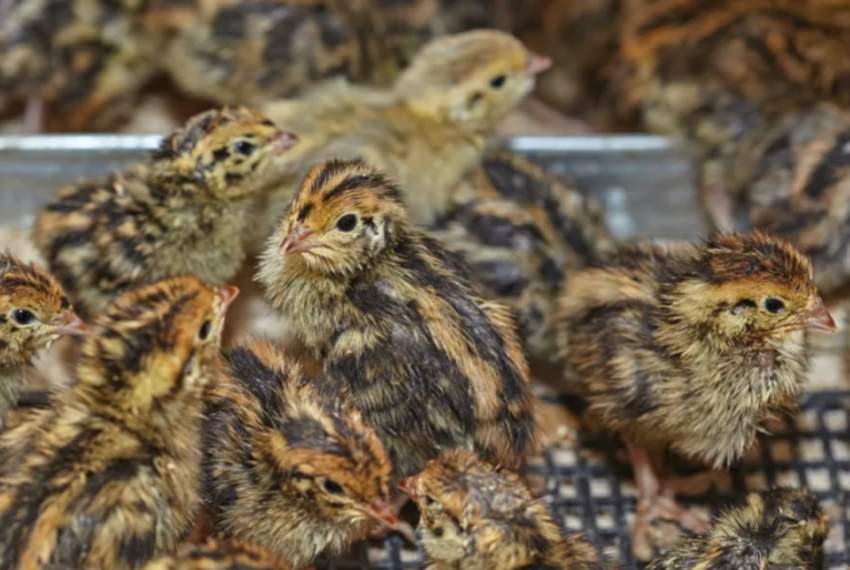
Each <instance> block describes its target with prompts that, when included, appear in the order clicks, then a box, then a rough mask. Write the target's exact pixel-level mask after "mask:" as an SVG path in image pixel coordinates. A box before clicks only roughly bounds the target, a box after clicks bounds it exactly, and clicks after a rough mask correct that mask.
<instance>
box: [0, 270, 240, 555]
mask: <svg viewBox="0 0 850 570" xmlns="http://www.w3.org/2000/svg"><path fill="white" fill-rule="evenodd" d="M237 292H238V290H237V289H235V288H233V287H221V288H219V289H212V288H210V287H208V286H206V285H204V284H202V283H201V282H200V281H198V280H197V279H195V278H193V277H182V278H174V279H170V280H166V281H161V282H158V283H154V284H152V285H148V286H145V287H142V288H140V289H137V290H133V291H130V292H128V293H126V294H124V295H122V296H120V297H119V298H118V299H116V300H115V302H114V303H113V304H111V305H110V306H109V307H108V308H107V309H106V310H105V311H104V312H103V313H102V314H101V315H100V316H98V318H97V320H96V321H95V326H94V329H93V331H92V333H91V334H90V335H89V336H88V337H87V338H86V340H85V342H84V344H83V347H82V349H81V356H80V360H79V362H78V364H77V367H76V374H77V383H76V384H75V385H73V386H72V387H71V388H70V389H69V390H68V391H66V392H62V393H59V394H57V396H56V398H55V400H54V402H53V403H52V406H51V409H49V410H45V411H42V412H41V413H39V414H37V415H35V416H34V417H32V418H31V420H30V422H27V423H23V424H21V425H20V426H18V427H16V428H14V429H12V430H9V431H7V432H5V433H4V434H3V436H2V438H0V457H2V458H3V461H2V463H0V568H2V569H4V570H7V569H8V570H11V569H17V570H35V569H44V570H47V569H51V568H113V569H116V570H121V569H132V568H139V567H141V566H142V565H143V564H145V563H146V562H148V561H149V560H151V559H152V558H153V557H154V556H157V555H161V554H164V553H166V552H169V551H171V550H173V549H174V548H176V546H177V544H178V542H179V541H180V539H181V537H183V536H184V535H185V534H186V533H188V531H189V529H190V526H191V523H192V520H193V517H194V516H195V513H196V511H197V509H198V508H199V507H200V496H199V493H198V487H199V482H200V476H201V447H200V436H201V433H200V430H201V421H202V412H203V401H202V398H201V395H202V390H203V387H204V385H205V384H206V383H207V382H208V380H209V378H210V372H211V371H210V370H209V369H208V368H209V365H210V363H211V362H212V361H213V359H214V358H215V357H216V355H217V353H218V346H219V342H220V337H221V329H222V326H223V322H224V313H225V311H226V308H227V306H228V304H229V303H230V302H231V301H232V300H233V298H234V297H235V296H236V293H237Z"/></svg>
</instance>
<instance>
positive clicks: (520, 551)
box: [402, 450, 605, 570]
mask: <svg viewBox="0 0 850 570" xmlns="http://www.w3.org/2000/svg"><path fill="white" fill-rule="evenodd" d="M402 487H403V488H404V489H405V491H406V492H407V493H409V494H410V496H411V497H412V498H413V500H414V501H415V502H416V504H417V506H418V507H419V511H420V518H419V531H420V536H421V542H422V547H423V548H424V550H425V555H426V557H427V559H428V566H427V568H428V570H454V569H460V568H462V569H463V570H491V569H498V570H521V569H526V568H541V569H543V568H545V569H547V570H549V569H551V570H602V569H603V568H605V564H604V562H603V560H602V557H601V555H600V553H599V552H598V551H597V550H596V548H595V547H594V546H593V545H592V544H591V543H590V542H589V541H588V540H587V539H586V538H584V537H583V536H582V535H578V534H573V535H567V534H566V533H564V532H563V531H562V530H561V528H560V527H559V526H558V524H557V523H556V522H555V521H554V520H553V518H552V515H551V514H550V513H549V510H548V509H547V508H546V505H545V504H544V502H543V501H542V500H540V499H535V498H534V497H532V495H531V492H530V491H529V490H528V487H526V486H525V484H524V483H523V482H522V479H521V478H520V476H519V475H517V474H515V473H512V472H510V471H505V470H501V469H496V468H494V467H493V466H491V465H489V464H487V463H486V462H484V461H481V460H480V459H478V458H477V457H476V456H475V455H474V454H472V453H470V452H468V451H464V450H454V451H450V452H447V453H446V454H444V455H443V456H441V457H440V458H438V459H435V460H432V461H431V462H429V463H428V465H427V466H426V467H425V469H424V470H423V471H422V473H420V474H418V475H415V476H413V477H411V478H409V479H406V480H404V481H403V482H402Z"/></svg>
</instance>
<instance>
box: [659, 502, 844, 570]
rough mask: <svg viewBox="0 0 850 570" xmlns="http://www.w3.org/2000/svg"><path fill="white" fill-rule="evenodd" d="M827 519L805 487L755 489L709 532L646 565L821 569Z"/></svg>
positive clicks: (705, 569) (686, 569)
mask: <svg viewBox="0 0 850 570" xmlns="http://www.w3.org/2000/svg"><path fill="white" fill-rule="evenodd" d="M828 533H829V520H828V519H827V517H826V516H825V515H824V514H823V512H822V510H821V507H820V505H819V504H818V501H817V499H815V498H814V497H813V496H812V495H810V494H809V493H808V492H807V491H805V490H798V489H773V490H770V491H764V492H761V493H751V494H750V495H748V496H747V500H746V502H745V503H744V504H742V505H738V506H735V507H734V508H731V509H728V510H727V511H725V512H724V513H722V514H721V515H720V516H719V517H717V520H716V521H715V522H714V526H713V528H712V529H711V530H710V531H709V532H708V533H707V534H705V535H702V536H695V537H688V538H685V539H683V540H682V542H681V543H680V544H678V545H676V546H675V547H673V549H671V550H670V551H669V552H667V553H665V554H664V555H663V556H661V557H659V558H657V559H656V560H653V561H652V563H651V564H650V565H649V567H648V568H647V570H739V569H741V568H759V569H762V568H764V569H766V570H773V569H776V570H780V569H786V568H787V569H788V570H791V569H793V570H821V568H824V560H823V543H824V540H826V536H827V534H828Z"/></svg>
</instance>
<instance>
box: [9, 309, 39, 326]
mask: <svg viewBox="0 0 850 570" xmlns="http://www.w3.org/2000/svg"><path fill="white" fill-rule="evenodd" d="M12 318H13V319H14V320H15V322H16V323H18V324H19V325H23V326H26V325H31V324H33V323H34V322H35V321H36V318H35V313H33V312H32V311H30V310H29V309H15V312H14V313H12Z"/></svg>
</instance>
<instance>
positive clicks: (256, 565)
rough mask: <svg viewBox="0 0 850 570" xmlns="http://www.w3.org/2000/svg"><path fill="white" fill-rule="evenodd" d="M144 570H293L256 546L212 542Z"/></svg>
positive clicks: (187, 546)
mask: <svg viewBox="0 0 850 570" xmlns="http://www.w3.org/2000/svg"><path fill="white" fill-rule="evenodd" d="M143 570H291V567H290V566H288V565H285V564H283V563H282V562H279V561H277V560H275V559H274V557H272V556H271V555H270V554H269V553H267V552H265V551H263V550H261V549H259V548H257V547H255V546H251V545H247V544H235V543H230V542H221V541H217V540H209V541H207V542H206V543H204V544H184V545H183V546H181V547H180V548H179V549H178V550H177V552H176V553H174V554H168V555H166V556H163V557H161V558H157V559H156V560H154V561H153V562H151V563H149V564H147V565H146V566H145V567H144V568H143Z"/></svg>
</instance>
